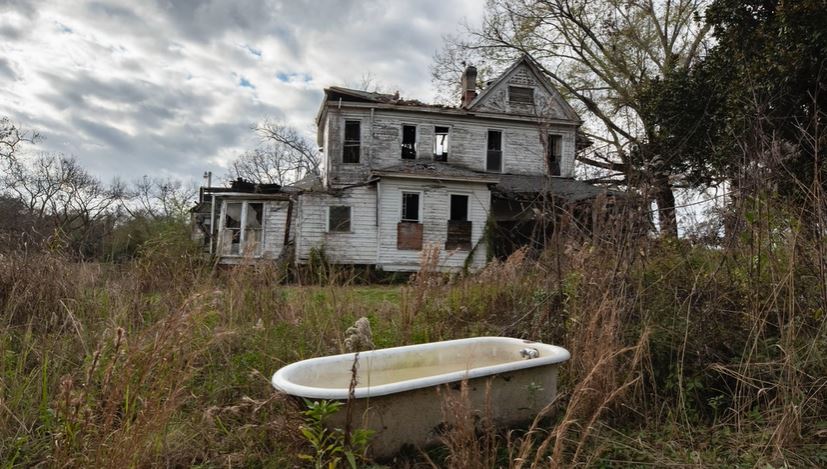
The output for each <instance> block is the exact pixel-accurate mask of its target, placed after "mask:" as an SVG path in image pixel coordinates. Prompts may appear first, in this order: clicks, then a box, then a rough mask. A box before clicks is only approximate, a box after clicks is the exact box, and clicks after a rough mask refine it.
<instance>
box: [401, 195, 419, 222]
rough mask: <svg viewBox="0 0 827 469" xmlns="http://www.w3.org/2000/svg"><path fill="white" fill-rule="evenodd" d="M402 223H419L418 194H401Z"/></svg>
mask: <svg viewBox="0 0 827 469" xmlns="http://www.w3.org/2000/svg"><path fill="white" fill-rule="evenodd" d="M402 221H408V222H415V223H418V222H419V192H403V193H402Z"/></svg>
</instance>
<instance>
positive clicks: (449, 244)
mask: <svg viewBox="0 0 827 469" xmlns="http://www.w3.org/2000/svg"><path fill="white" fill-rule="evenodd" d="M471 227H472V224H471V222H470V221H468V196H467V195H458V194H451V215H450V219H449V220H448V233H447V237H446V239H445V249H449V250H450V249H464V250H468V249H471Z"/></svg>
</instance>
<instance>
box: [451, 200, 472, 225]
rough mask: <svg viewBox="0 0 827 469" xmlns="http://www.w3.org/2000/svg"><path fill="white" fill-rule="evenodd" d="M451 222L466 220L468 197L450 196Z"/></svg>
mask: <svg viewBox="0 0 827 469" xmlns="http://www.w3.org/2000/svg"><path fill="white" fill-rule="evenodd" d="M450 219H451V220H454V221H466V220H468V196H467V195H457V194H451V218H450Z"/></svg>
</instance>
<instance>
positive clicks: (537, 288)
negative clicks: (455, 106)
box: [0, 193, 827, 467]
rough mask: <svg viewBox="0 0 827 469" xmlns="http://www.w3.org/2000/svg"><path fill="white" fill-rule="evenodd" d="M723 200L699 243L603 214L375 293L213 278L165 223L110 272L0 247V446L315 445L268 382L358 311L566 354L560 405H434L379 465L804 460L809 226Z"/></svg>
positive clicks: (206, 453)
mask: <svg viewBox="0 0 827 469" xmlns="http://www.w3.org/2000/svg"><path fill="white" fill-rule="evenodd" d="M821 203H822V204H823V201H822V202H821ZM744 206H745V207H748V208H749V210H748V211H746V212H745V213H744V217H743V223H744V227H743V230H741V232H739V233H737V234H736V235H734V237H733V238H732V240H731V241H732V242H731V243H727V244H724V245H723V246H719V247H710V246H707V245H703V244H695V243H692V242H689V241H678V240H655V239H649V238H645V237H644V238H633V237H626V236H624V232H625V230H624V228H623V224H620V225H618V226H615V227H613V228H612V229H611V230H610V229H608V228H607V227H606V228H604V229H602V230H601V233H602V236H601V237H599V238H592V237H589V238H588V239H584V238H580V237H578V236H577V234H576V233H569V234H567V236H563V237H560V239H563V240H565V241H561V244H560V245H557V246H553V247H552V248H551V249H549V251H548V252H546V253H544V254H543V255H541V256H540V257H533V256H527V255H526V253H525V252H523V251H519V252H518V253H516V254H515V255H513V256H512V257H511V258H510V259H508V260H507V261H503V262H494V263H492V264H490V265H489V266H488V267H486V268H485V269H484V270H483V271H482V272H479V273H477V274H474V275H470V276H467V277H454V278H450V277H445V276H443V275H441V274H438V273H436V272H434V271H433V270H432V268H429V266H428V265H427V258H426V260H425V261H426V264H424V265H423V267H424V268H423V272H422V273H420V274H418V275H416V276H414V277H413V278H411V279H410V281H409V282H408V283H406V284H401V285H396V286H352V285H347V284H346V282H344V284H343V282H342V281H341V280H342V278H343V277H344V275H343V274H342V273H337V274H336V275H328V276H326V277H325V278H324V279H323V281H322V282H321V283H319V282H318V281H314V282H313V283H311V284H306V285H301V284H295V283H294V284H285V283H284V282H283V279H284V278H285V277H284V272H282V271H279V270H277V268H276V267H273V266H251V267H236V268H234V269H230V270H217V271H216V270H214V269H213V268H212V265H211V264H209V263H208V262H207V261H206V260H204V259H203V258H202V257H201V256H200V255H199V254H197V253H196V252H195V251H194V250H192V249H190V248H189V245H188V242H187V241H186V238H185V236H186V232H185V231H174V230H166V229H157V230H155V231H154V233H153V235H152V237H150V238H149V239H148V240H147V242H145V243H144V246H145V248H144V249H142V250H141V251H140V253H139V254H138V255H137V257H136V258H135V259H133V260H129V261H125V262H122V263H120V264H98V263H79V262H77V261H76V260H75V259H73V258H72V257H71V256H70V257H64V256H63V255H62V254H60V253H59V252H48V251H47V252H38V253H28V254H27V253H12V254H7V255H4V258H3V260H4V265H5V266H6V268H5V269H3V270H2V271H0V308H2V318H3V319H2V321H3V322H2V325H0V344H2V346H1V347H2V354H0V357H2V361H0V376H1V377H2V381H1V382H0V383H1V384H0V386H2V387H1V388H0V398H1V399H2V406H0V453H2V455H3V457H2V460H3V461H4V465H5V466H7V467H23V466H30V465H34V464H38V463H47V464H48V465H52V466H61V467H62V466H66V465H69V466H92V465H102V464H105V465H112V464H123V465H127V466H147V465H152V466H154V465H157V466H169V465H172V466H192V465H201V466H204V467H213V466H230V465H232V466H276V467H280V466H287V465H294V464H302V460H301V459H299V456H298V455H300V454H315V453H314V452H313V449H312V448H311V447H310V446H309V445H308V443H307V440H306V439H305V438H303V437H302V436H301V434H300V431H299V429H300V428H301V427H302V426H303V425H304V426H305V428H307V427H306V425H307V422H306V415H303V414H302V411H303V410H304V409H303V408H301V407H300V406H299V405H298V404H297V403H296V402H293V401H291V400H290V399H287V398H285V397H284V396H281V395H278V394H276V393H275V392H274V391H273V390H272V388H271V386H270V383H269V376H270V375H271V373H272V372H273V371H275V370H276V369H277V368H279V367H280V366H282V365H284V364H286V363H289V362H293V361H296V360H300V359H304V358H309V357H313V356H319V355H324V354H330V353H336V352H340V351H344V339H345V337H344V331H345V330H346V328H347V327H348V326H349V325H350V324H352V323H353V321H354V320H355V319H356V318H358V317H360V316H367V317H369V318H370V320H371V324H372V328H373V337H374V341H375V345H376V347H388V346H394V345H402V344H409V343H419V342H425V341H434V340H444V339H451V338H459V337H466V336H471V335H481V334H493V335H510V336H515V337H528V338H532V339H539V340H544V341H547V342H551V343H556V344H560V345H563V346H565V347H567V348H569V349H570V350H571V352H572V360H571V361H570V362H569V363H568V364H567V365H566V366H565V367H563V369H562V377H561V383H560V389H561V396H560V398H559V399H558V400H557V401H556V402H555V403H554V404H553V405H552V406H551V407H549V409H548V412H547V414H546V415H545V417H544V418H542V419H538V420H537V421H536V422H535V423H534V424H533V425H531V426H530V428H528V429H524V430H515V431H513V432H510V433H502V432H499V433H498V432H497V431H494V430H493V429H491V428H488V430H487V432H486V433H485V437H484V438H483V439H480V438H479V436H478V435H477V434H476V433H475V432H476V431H478V429H477V428H475V425H474V424H473V422H474V418H472V417H469V415H470V414H469V412H470V410H468V409H464V408H463V406H462V402H461V400H460V401H458V402H457V403H455V405H450V402H448V401H446V402H447V403H448V404H449V405H448V406H447V407H446V412H448V415H450V416H451V417H450V418H451V419H454V420H455V421H458V422H461V421H462V420H461V419H463V418H465V422H466V424H465V425H464V426H463V425H452V426H450V427H449V428H450V430H449V431H448V433H447V434H446V435H445V441H446V446H445V447H443V448H441V449H440V448H437V449H434V450H431V451H430V452H429V453H428V454H427V455H423V454H412V455H408V456H407V458H408V459H405V458H403V459H400V460H398V461H396V463H395V464H396V465H400V466H405V465H408V466H409V467H414V466H423V467H427V466H429V465H430V464H436V465H449V466H453V467H480V466H477V464H478V463H480V464H482V463H485V464H488V465H490V464H495V465H501V466H513V467H532V466H535V465H540V466H545V465H547V464H549V462H550V461H551V462H552V463H553V464H554V465H558V466H572V465H616V464H624V463H629V464H654V465H691V464H699V465H740V466H744V467H752V466H754V465H765V464H770V465H775V466H778V465H783V464H788V465H791V466H819V465H824V464H825V463H827V452H825V451H824V449H823V448H824V443H825V437H827V431H826V430H827V428H825V426H826V425H827V419H825V416H827V408H825V401H827V396H825V389H827V386H825V384H827V382H825V376H827V358H825V357H827V319H825V314H824V312H825V310H827V308H825V306H826V305H827V301H826V300H827V296H825V294H824V292H825V290H824V288H825V282H827V273H825V270H824V265H825V253H824V252H823V251H824V247H823V240H822V239H821V238H820V237H817V238H814V237H813V236H812V233H811V231H810V230H805V229H804V227H805V226H806V225H807V223H805V221H806V220H802V219H801V212H800V211H796V210H794V209H792V208H791V207H789V206H787V205H784V204H783V203H782V202H779V200H778V199H776V198H774V197H773V196H772V194H770V193H756V194H755V196H754V197H753V198H751V199H749V203H745V204H744ZM821 206H822V207H823V205H821ZM622 220H625V218H622ZM426 257H427V256H426ZM329 269H330V272H331V273H333V272H335V270H336V269H335V268H333V267H329ZM463 416H465V417H463ZM458 419H459V420H458ZM469 419H470V420H469ZM468 422H471V423H470V424H469V423H468ZM469 425H470V426H469ZM462 432H465V433H462ZM469 432H470V433H469ZM468 445H471V446H468ZM472 456H473V458H472Z"/></svg>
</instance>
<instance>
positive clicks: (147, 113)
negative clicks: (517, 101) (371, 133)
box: [0, 0, 484, 179]
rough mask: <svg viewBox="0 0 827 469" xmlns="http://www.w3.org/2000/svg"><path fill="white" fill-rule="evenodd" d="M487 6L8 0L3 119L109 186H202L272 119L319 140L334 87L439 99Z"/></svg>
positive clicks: (1, 16) (466, 0) (436, 0)
mask: <svg viewBox="0 0 827 469" xmlns="http://www.w3.org/2000/svg"><path fill="white" fill-rule="evenodd" d="M483 4H484V1H483V0H453V1H445V0H423V1H418V2H398V1H391V0H371V1H340V0H313V1H311V0H301V1H287V0H285V1H271V2H263V1H259V0H237V1H232V0H226V1H217V0H216V1H172V0H158V1H157V2H150V1H147V2H134V1H114V0H113V1H105V2H104V1H87V2H83V3H80V2H76V1H63V2H61V1H54V2H36V3H35V2H26V1H22V0H0V115H9V116H11V117H12V118H13V119H14V120H16V121H18V122H19V123H21V124H22V125H24V126H26V127H29V128H35V129H37V130H39V131H40V132H41V133H43V134H44V135H45V136H46V137H47V139H46V140H45V141H44V142H43V143H41V144H40V145H39V146H38V149H41V150H49V151H60V152H64V153H67V154H73V155H75V156H76V157H77V158H78V159H79V160H80V161H81V163H82V164H84V165H85V166H87V167H88V168H90V170H92V171H93V172H95V173H96V174H98V175H99V176H100V177H102V178H104V179H109V178H112V177H114V176H120V177H124V178H128V179H129V178H134V177H139V176H140V175H142V174H151V175H155V174H159V175H172V176H176V177H184V178H198V177H199V176H200V175H201V174H202V172H203V171H204V170H212V171H213V172H215V173H216V174H218V175H223V173H224V170H223V169H222V168H221V165H223V164H226V162H227V161H229V160H230V159H231V158H232V157H233V156H234V155H236V154H238V153H240V152H241V151H243V150H244V149H246V148H250V147H252V146H253V145H255V143H256V137H255V135H254V134H253V133H252V132H251V131H250V126H251V125H252V124H253V123H254V122H256V121H259V120H262V119H264V118H268V117H269V118H273V119H276V120H284V121H286V122H288V123H289V124H291V125H294V126H296V127H297V128H299V129H301V130H303V131H306V132H307V133H308V135H309V136H310V134H312V131H313V117H314V115H315V113H316V111H317V109H318V106H319V104H320V99H321V97H322V89H323V88H324V87H325V86H329V85H334V84H345V83H354V82H358V81H359V80H360V79H361V78H362V76H364V75H366V74H371V75H372V76H373V77H375V79H376V80H377V81H378V82H379V83H381V84H383V85H385V86H387V87H390V88H396V87H398V88H399V89H400V91H401V92H402V94H403V95H404V96H406V97H412V98H419V99H423V100H429V99H432V97H433V91H432V89H431V82H430V72H429V65H430V63H431V57H432V56H433V53H434V52H435V51H436V50H437V49H438V48H439V47H440V45H441V43H442V35H444V34H446V33H450V32H453V31H455V30H457V28H458V25H459V23H460V22H461V21H462V20H463V19H467V20H468V21H470V22H472V23H473V22H478V21H479V19H480V18H481V15H482V8H483Z"/></svg>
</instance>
